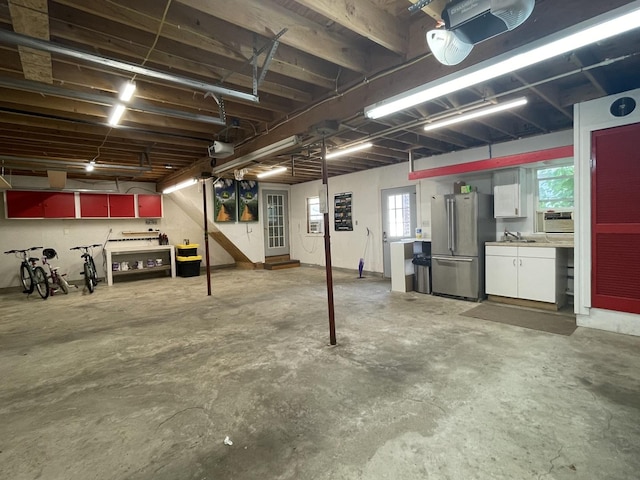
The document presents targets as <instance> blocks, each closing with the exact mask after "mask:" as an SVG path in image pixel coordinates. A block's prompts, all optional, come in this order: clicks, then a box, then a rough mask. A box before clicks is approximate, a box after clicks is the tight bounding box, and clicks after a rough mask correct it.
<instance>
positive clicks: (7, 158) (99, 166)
mask: <svg viewBox="0 0 640 480" xmlns="http://www.w3.org/2000/svg"><path fill="white" fill-rule="evenodd" d="M0 160H2V161H3V162H23V163H31V164H34V165H43V166H45V167H46V166H49V167H70V168H84V167H85V166H86V164H87V162H86V161H82V160H78V161H77V162H73V161H69V160H52V159H48V158H33V157H16V156H14V155H0ZM4 165H5V167H7V168H13V169H21V170H38V168H34V167H32V166H30V165H19V164H9V163H5V164H4ZM94 167H95V168H96V170H134V171H137V172H150V171H151V170H152V168H151V167H137V166H134V165H113V164H110V165H107V164H103V163H96V164H95V165H94ZM44 170H47V168H44Z"/></svg>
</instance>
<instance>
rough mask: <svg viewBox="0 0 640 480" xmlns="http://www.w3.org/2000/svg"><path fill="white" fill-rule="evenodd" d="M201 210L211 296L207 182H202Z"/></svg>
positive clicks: (209, 294) (208, 287)
mask: <svg viewBox="0 0 640 480" xmlns="http://www.w3.org/2000/svg"><path fill="white" fill-rule="evenodd" d="M201 185H202V209H203V210H204V252H205V253H204V258H205V262H206V264H207V295H208V296H211V264H210V263H209V218H208V216H207V180H206V179H203V180H202V184H201Z"/></svg>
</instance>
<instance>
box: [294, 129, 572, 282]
mask: <svg viewBox="0 0 640 480" xmlns="http://www.w3.org/2000/svg"><path fill="white" fill-rule="evenodd" d="M572 142H573V137H572V133H571V132H559V133H555V134H552V135H545V136H540V137H534V138H531V139H525V140H517V141H513V142H508V143H505V144H499V145H493V146H491V147H482V148H476V149H472V150H464V151H460V152H453V153H449V154H445V155H438V156H434V157H428V158H420V159H416V160H415V161H414V170H416V171H418V170H423V169H428V168H436V167H442V166H448V165H455V164H460V163H467V162H473V161H478V160H485V159H488V158H492V157H502V156H506V155H513V154H517V153H525V152H528V151H535V150H544V149H547V148H553V147H558V146H566V145H571V144H572ZM408 178H409V164H408V162H403V163H400V164H396V165H392V166H388V167H381V168H376V169H372V170H366V171H363V172H358V173H353V174H349V175H342V176H338V177H331V178H330V179H329V206H330V214H329V219H330V234H331V256H332V264H333V266H335V267H339V268H349V269H354V270H356V269H357V268H358V261H359V259H360V258H361V257H362V256H363V254H364V252H365V248H366V252H367V254H366V256H365V270H368V271H373V272H378V273H382V271H383V263H382V212H381V193H380V192H381V190H383V189H387V188H394V187H402V186H407V185H412V184H415V185H416V197H417V198H416V207H417V224H418V226H421V227H422V231H423V236H424V237H425V238H431V196H432V195H436V194H445V193H451V192H453V184H454V182H456V181H460V180H462V181H465V182H466V183H467V184H468V185H472V186H474V187H477V189H478V191H479V192H482V193H488V194H491V193H492V190H493V184H492V173H491V172H475V173H469V174H463V175H456V176H449V177H438V178H431V179H424V180H420V181H411V180H408ZM527 181H528V182H529V183H530V185H529V187H528V190H527V195H528V201H529V203H530V204H531V205H532V204H533V190H532V188H531V185H532V181H533V180H532V178H531V175H529V176H528V180H527ZM320 185H321V182H319V181H315V182H308V183H303V184H298V185H293V186H292V187H291V198H290V212H291V254H292V257H293V258H296V259H298V260H300V261H301V262H302V263H308V264H313V265H324V239H323V237H322V236H321V235H309V234H307V233H306V199H307V198H308V197H316V196H318V191H319V188H320ZM342 192H352V193H353V221H354V227H353V231H352V232H336V231H334V226H333V218H332V215H333V207H332V203H333V196H334V195H335V194H337V193H342ZM505 226H506V227H507V228H508V229H509V230H512V231H520V232H522V233H531V232H533V215H529V217H528V218H526V219H515V220H511V219H509V220H499V221H498V222H497V227H496V228H497V229H496V234H498V232H502V231H504V228H505ZM367 228H369V230H370V235H369V237H367ZM367 242H369V243H368V246H367Z"/></svg>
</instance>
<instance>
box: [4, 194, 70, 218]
mask: <svg viewBox="0 0 640 480" xmlns="http://www.w3.org/2000/svg"><path fill="white" fill-rule="evenodd" d="M5 198H6V202H7V218H75V216H76V204H75V196H74V194H73V193H66V192H24V191H17V190H8V191H7V192H6V197H5Z"/></svg>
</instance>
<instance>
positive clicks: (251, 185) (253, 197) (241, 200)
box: [238, 180, 259, 222]
mask: <svg viewBox="0 0 640 480" xmlns="http://www.w3.org/2000/svg"><path fill="white" fill-rule="evenodd" d="M258 211H259V210H258V182H256V181H254V180H241V181H239V182H238V216H239V217H240V221H241V222H257V221H258Z"/></svg>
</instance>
